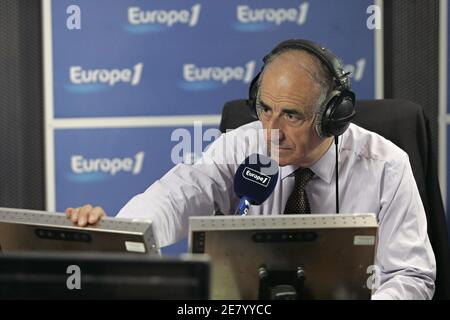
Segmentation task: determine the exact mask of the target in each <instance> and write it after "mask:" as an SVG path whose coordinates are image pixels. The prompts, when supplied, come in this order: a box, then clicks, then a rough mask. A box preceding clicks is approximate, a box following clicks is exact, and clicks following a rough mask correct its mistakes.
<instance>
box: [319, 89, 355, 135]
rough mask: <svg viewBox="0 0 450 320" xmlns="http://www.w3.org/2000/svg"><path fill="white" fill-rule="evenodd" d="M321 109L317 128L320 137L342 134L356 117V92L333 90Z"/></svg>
mask: <svg viewBox="0 0 450 320" xmlns="http://www.w3.org/2000/svg"><path fill="white" fill-rule="evenodd" d="M321 109H322V110H320V109H319V112H321V113H319V112H318V113H317V117H316V130H317V133H318V135H319V136H320V137H323V138H325V137H332V136H340V135H341V134H343V133H344V132H345V130H347V128H348V127H349V126H350V123H351V121H352V119H353V118H354V117H355V115H356V112H355V94H354V93H353V92H351V91H347V90H344V91H342V92H340V91H333V92H332V94H331V97H330V99H328V101H327V103H326V104H324V107H323V108H321Z"/></svg>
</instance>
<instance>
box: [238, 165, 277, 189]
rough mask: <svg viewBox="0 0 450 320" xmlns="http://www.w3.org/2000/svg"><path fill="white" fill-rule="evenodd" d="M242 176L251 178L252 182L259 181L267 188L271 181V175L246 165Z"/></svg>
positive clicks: (258, 182)
mask: <svg viewBox="0 0 450 320" xmlns="http://www.w3.org/2000/svg"><path fill="white" fill-rule="evenodd" d="M242 177H244V179H247V180H250V181H251V182H254V183H257V184H259V185H261V186H263V187H265V188H267V187H268V185H269V183H270V177H269V176H266V175H264V174H262V173H260V172H258V171H256V170H253V169H251V168H248V167H245V169H244V170H243V171H242Z"/></svg>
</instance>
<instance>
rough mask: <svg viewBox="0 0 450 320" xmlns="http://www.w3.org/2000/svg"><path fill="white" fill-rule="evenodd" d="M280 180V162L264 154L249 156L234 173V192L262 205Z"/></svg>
mask: <svg viewBox="0 0 450 320" xmlns="http://www.w3.org/2000/svg"><path fill="white" fill-rule="evenodd" d="M277 182H278V163H277V162H276V161H275V160H273V159H271V158H269V157H267V156H264V155H262V154H257V153H254V154H252V155H250V156H249V157H247V158H246V159H245V160H244V162H243V163H242V164H241V165H240V166H239V168H238V169H237V171H236V174H235V175H234V192H235V194H236V195H237V196H238V197H239V198H242V197H246V198H247V199H248V200H249V201H250V203H251V204H252V205H260V204H262V203H263V202H264V201H266V199H267V198H268V197H270V195H271V194H272V192H273V190H274V189H275V186H276V185H277Z"/></svg>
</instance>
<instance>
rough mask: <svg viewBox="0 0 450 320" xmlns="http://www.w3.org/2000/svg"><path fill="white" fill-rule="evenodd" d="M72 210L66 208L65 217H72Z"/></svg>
mask: <svg viewBox="0 0 450 320" xmlns="http://www.w3.org/2000/svg"><path fill="white" fill-rule="evenodd" d="M73 210H74V208H67V209H66V217H67V218H70V216H71V215H72V212H73Z"/></svg>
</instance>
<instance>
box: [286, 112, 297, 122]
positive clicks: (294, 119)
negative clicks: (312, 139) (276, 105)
mask: <svg viewBox="0 0 450 320" xmlns="http://www.w3.org/2000/svg"><path fill="white" fill-rule="evenodd" d="M284 117H285V118H286V120H288V121H290V122H297V121H300V120H301V119H300V117H299V116H297V115H293V114H290V113H285V114H284Z"/></svg>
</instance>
